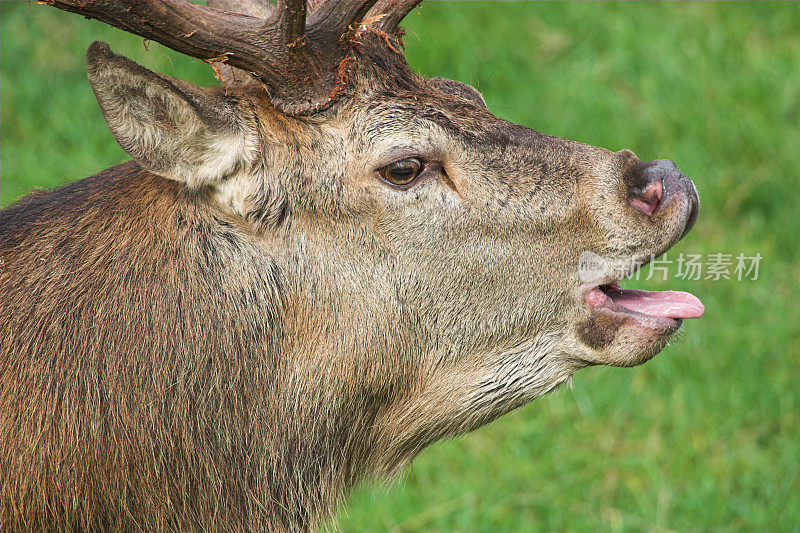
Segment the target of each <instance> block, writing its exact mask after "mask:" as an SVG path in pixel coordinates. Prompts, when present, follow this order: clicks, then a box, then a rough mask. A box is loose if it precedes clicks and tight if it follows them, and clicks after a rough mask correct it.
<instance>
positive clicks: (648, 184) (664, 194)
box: [628, 159, 700, 235]
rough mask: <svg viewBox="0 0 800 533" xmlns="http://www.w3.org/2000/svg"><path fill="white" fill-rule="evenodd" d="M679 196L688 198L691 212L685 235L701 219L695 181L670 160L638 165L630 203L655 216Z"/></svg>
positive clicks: (629, 197)
mask: <svg viewBox="0 0 800 533" xmlns="http://www.w3.org/2000/svg"><path fill="white" fill-rule="evenodd" d="M676 195H684V197H685V198H686V200H687V202H688V207H689V212H688V215H687V220H686V227H685V229H684V235H685V234H686V233H687V232H688V231H689V230H690V229H692V226H694V223H695V221H696V220H697V212H698V209H699V206H700V200H699V198H698V196H697V189H696V188H695V186H694V183H692V180H690V179H689V178H687V177H686V176H684V175H683V174H682V173H681V171H680V170H678V167H677V166H676V165H675V163H673V162H672V161H670V160H669V159H656V160H655V161H648V162H646V163H642V164H641V165H638V167H637V168H636V169H635V170H634V172H633V173H632V176H631V179H630V183H629V186H628V203H629V204H630V205H631V207H633V208H634V209H637V210H639V211H641V212H642V213H644V214H645V215H647V216H653V215H655V214H656V213H658V212H659V210H660V209H662V208H663V206H666V205H668V204H669V203H670V200H672V198H674V197H675V196H676Z"/></svg>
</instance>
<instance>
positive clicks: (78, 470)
mask: <svg viewBox="0 0 800 533" xmlns="http://www.w3.org/2000/svg"><path fill="white" fill-rule="evenodd" d="M356 52H357V54H356V56H357V64H358V70H357V76H358V79H357V80H356V83H355V84H354V85H353V87H355V88H352V89H348V93H347V94H346V95H344V96H343V97H342V98H341V100H340V102H339V103H337V104H336V105H335V106H334V107H332V108H331V109H330V110H328V111H327V112H325V113H324V114H323V115H321V116H315V117H313V118H305V119H295V118H290V117H287V116H285V115H283V114H281V113H279V112H277V111H276V110H275V109H274V108H273V107H272V106H271V105H270V103H269V101H268V100H267V99H266V98H265V95H264V93H263V90H262V89H260V88H259V87H256V86H246V87H235V88H231V89H229V91H228V92H227V93H225V92H224V91H220V90H218V89H204V88H199V87H194V86H190V85H189V84H186V83H185V82H178V81H177V80H171V79H169V78H167V77H165V76H160V75H156V74H153V73H150V72H149V71H146V70H144V69H142V68H141V67H138V66H135V65H133V64H132V63H131V62H129V61H127V60H124V59H122V58H119V57H118V56H113V55H112V54H111V53H110V52H108V51H107V50H106V49H103V48H102V47H98V46H94V47H93V49H91V50H90V56H89V63H90V68H89V71H90V79H91V80H92V83H93V88H94V90H95V92H96V94H97V96H98V100H99V101H100V103H101V106H102V108H103V110H104V113H105V115H106V118H107V120H108V122H109V126H110V127H111V129H112V132H114V134H115V136H116V137H117V138H118V140H120V143H121V144H122V146H123V147H125V148H126V149H127V150H128V151H129V153H131V155H132V156H133V157H134V159H135V160H136V162H129V163H125V164H123V165H120V166H118V167H115V168H112V169H109V170H107V171H105V172H102V173H100V174H98V175H96V176H93V177H90V178H86V179H84V180H81V181H78V182H76V183H73V184H71V185H69V186H67V187H64V188H62V189H59V190H56V191H51V192H40V193H35V194H33V195H31V196H28V197H27V198H24V199H22V200H20V201H19V202H17V203H16V204H14V205H13V206H12V207H10V208H8V209H6V210H5V211H2V213H0V258H2V261H3V269H2V271H0V339H2V346H0V483H2V486H1V487H0V521H2V524H3V526H4V528H6V529H7V530H41V529H59V530H64V529H103V530H106V529H125V530H146V531H150V530H176V529H177V530H232V531H245V530H269V531H279V530H298V529H307V528H312V527H314V526H317V525H319V524H320V523H321V522H322V521H323V520H325V519H326V518H327V517H329V516H331V514H332V512H333V511H334V509H335V508H336V506H337V505H338V504H339V502H341V501H342V499H343V498H344V497H345V496H346V495H347V493H348V490H349V489H351V488H352V487H353V486H354V485H355V484H357V483H358V482H359V481H360V480H362V479H364V478H366V477H369V476H373V475H379V474H387V475H391V474H394V473H396V472H397V471H398V470H399V469H400V468H402V467H403V466H404V465H406V464H408V463H409V462H410V461H411V460H412V459H413V457H414V456H415V455H416V454H417V453H418V452H419V451H420V450H421V449H423V448H424V447H425V446H427V445H429V444H431V443H432V442H435V441H436V440H438V439H441V438H444V437H448V436H452V435H457V434H460V433H463V432H465V431H469V430H472V429H474V428H477V427H479V426H481V425H483V424H485V423H487V422H489V421H491V420H493V419H495V418H497V417H498V416H500V415H502V414H504V413H507V412H509V411H510V410H512V409H515V408H517V407H519V406H521V405H523V404H525V403H526V402H528V401H530V400H531V399H532V398H534V397H536V396H538V395H540V394H543V393H545V392H547V391H550V390H552V389H554V388H555V387H557V386H558V385H559V384H560V383H563V382H564V381H566V380H568V379H569V377H570V376H571V374H572V373H573V372H574V371H576V370H577V369H579V368H581V367H583V366H586V365H588V364H597V363H604V364H623V365H624V364H632V363H633V362H636V363H638V362H642V361H643V360H645V359H647V358H649V357H651V356H652V355H654V354H655V353H656V352H657V351H658V350H660V349H661V348H662V347H663V345H664V343H665V342H666V340H665V338H662V336H656V335H655V334H653V335H652V336H649V337H648V336H646V335H645V336H642V335H640V334H638V333H636V332H635V331H633V330H630V328H629V327H628V325H626V324H618V325H616V326H615V327H618V330H617V331H616V334H615V335H613V336H612V337H607V336H605V337H604V336H603V335H600V334H598V333H597V332H594V331H593V330H592V327H591V326H587V324H588V322H587V321H589V320H591V315H590V312H589V310H588V309H587V308H586V305H585V301H584V300H583V297H584V292H583V291H584V289H585V287H584V286H583V285H582V284H581V282H580V280H579V279H578V278H577V271H576V265H577V260H578V255H579V254H580V252H581V251H582V250H594V251H595V252H596V253H599V254H603V255H605V256H606V257H612V258H617V259H619V260H620V261H622V260H628V259H630V258H632V257H633V258H645V257H647V256H649V254H651V253H654V252H660V251H663V250H664V249H666V248H668V247H669V246H670V245H671V244H672V243H674V242H675V241H676V240H677V239H678V238H679V237H680V235H681V232H682V231H683V228H684V226H685V223H686V216H687V214H686V213H684V212H677V211H676V212H666V213H664V214H663V215H659V216H658V217H654V218H652V219H649V218H647V217H645V216H644V215H642V214H641V213H639V212H637V211H635V210H633V209H631V208H630V206H628V205H627V202H626V194H627V193H626V191H627V189H628V187H629V186H630V184H631V183H632V182H633V180H634V179H635V169H636V168H637V165H638V160H637V159H636V158H635V156H633V154H631V153H630V152H628V151H622V152H619V153H612V152H608V151H606V150H603V149H600V148H595V147H591V146H587V145H583V144H580V143H577V142H573V141H568V140H564V139H558V138H554V137H550V136H547V135H544V134H542V133H539V132H536V131H533V130H530V129H527V128H524V127H522V126H517V125H514V124H510V123H508V122H506V121H503V120H501V119H499V118H496V117H494V116H493V115H491V113H489V112H488V111H487V110H486V108H485V104H483V100H482V99H481V97H480V95H478V94H477V92H476V91H474V90H473V89H471V88H467V87H465V86H461V85H454V84H455V83H456V82H450V81H442V80H426V79H424V78H421V77H419V76H417V75H416V74H414V73H413V72H412V71H411V70H410V68H408V66H407V65H406V64H405V62H404V61H403V59H402V57H401V56H400V55H398V54H396V53H394V52H393V51H392V50H389V49H387V47H386V44H385V43H384V42H383V41H382V40H381V39H380V36H376V35H372V34H365V35H364V36H362V41H361V42H360V43H359V47H358V49H357V50H356ZM456 86H457V87H458V89H457V90H456V89H454V87H456ZM139 104H141V105H139ZM187 132H192V133H191V135H190V134H189V133H187ZM198 132H199V133H198ZM154 135H155V136H158V138H159V139H160V142H157V143H156V142H154V140H153V136H154ZM226 136H227V137H226ZM220 139H223V140H224V142H223V141H220ZM225 139H227V140H225ZM230 139H234V141H235V142H234V141H231V140H230ZM215 143H216V144H215ZM220 143H222V144H220ZM220 146H230V147H231V148H230V150H229V151H228V152H225V153H224V154H223V155H224V156H225V158H224V161H223V163H224V165H223V164H222V163H219V158H218V157H217V156H215V157H217V158H216V159H209V156H208V153H210V151H213V150H219V147H220ZM237 150H238V151H237ZM409 156H416V157H420V158H423V159H424V160H426V161H427V162H428V163H429V165H428V168H429V170H428V174H426V175H425V176H424V177H423V178H422V179H421V180H420V182H419V183H418V184H417V185H415V186H414V187H412V188H410V189H409V190H407V191H399V190H395V189H392V188H389V187H387V186H386V185H385V184H383V183H382V182H381V181H380V180H379V179H377V178H376V174H375V169H377V168H379V167H381V166H383V165H385V164H388V163H390V162H392V161H394V160H397V159H399V158H402V157H409ZM209 161H211V163H209ZM140 165H141V166H140ZM193 165H194V166H193ZM203 165H205V166H203ZM214 165H218V166H214ZM200 167H202V168H203V169H204V170H203V175H202V179H200V178H198V177H197V174H195V173H193V172H192V169H193V168H200ZM215 168H220V169H224V170H220V171H219V175H215V174H214V173H213V171H214V169H215ZM164 176H166V178H170V179H166V178H165V177H164ZM676 209H677V208H676ZM642 260H643V259H642Z"/></svg>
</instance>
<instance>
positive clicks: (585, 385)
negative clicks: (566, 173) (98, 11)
mask: <svg viewBox="0 0 800 533" xmlns="http://www.w3.org/2000/svg"><path fill="white" fill-rule="evenodd" d="M0 6H1V9H2V22H1V24H2V27H1V28H0V32H1V33H0V35H1V37H0V38H1V39H2V43H1V44H2V57H1V58H0V63H1V65H2V81H1V84H2V86H1V87H0V89H1V90H2V123H1V131H0V138H1V139H2V148H1V150H2V153H0V165H1V167H0V168H1V169H2V185H1V186H0V192H1V196H0V202H2V205H3V206H5V205H8V204H9V203H10V202H12V201H13V200H15V199H17V198H19V197H21V196H23V195H24V194H26V193H27V192H29V191H31V190H33V189H36V188H49V187H54V186H58V185H61V184H64V183H67V182H69V181H72V180H75V179H78V178H82V177H84V176H87V175H90V174H92V173H94V172H96V171H99V170H102V169H103V168H106V167H108V166H111V165H113V164H116V163H118V162H120V161H123V160H126V159H127V156H126V155H125V154H124V152H123V151H122V150H121V149H120V148H119V147H118V146H117V145H116V143H115V142H114V139H113V138H112V137H111V134H110V133H109V132H108V130H107V128H106V126H105V123H104V122H103V118H102V116H101V114H100V111H99V109H98V107H97V105H96V103H95V100H94V98H93V96H92V92H91V90H90V88H89V84H88V82H87V80H86V76H85V71H84V61H83V57H84V54H85V51H86V48H87V47H88V45H89V43H90V42H92V41H93V40H96V39H101V40H105V41H107V42H109V43H110V44H111V46H112V49H113V50H114V51H115V52H117V53H121V54H124V55H127V56H128V57H131V58H133V59H135V60H137V61H139V62H140V63H142V64H144V65H145V66H147V67H149V68H151V69H154V70H157V71H159V72H164V73H166V74H170V75H173V76H177V77H181V78H184V79H188V80H191V81H194V82H196V83H201V84H207V85H210V84H213V83H215V81H214V79H213V77H212V76H211V73H210V69H209V68H208V67H207V66H206V65H205V64H203V63H201V62H198V61H195V60H192V59H188V58H186V57H183V56H180V55H178V54H175V53H173V52H171V51H167V50H165V49H164V48H163V47H161V46H160V45H158V44H157V43H149V44H148V46H147V48H149V51H147V50H146V48H145V46H144V45H143V42H142V39H140V38H137V37H135V36H130V35H127V34H124V33H123V32H121V31H117V30H114V29H111V28H108V27H105V26H104V25H102V24H99V23H96V22H91V21H86V20H83V19H82V18H80V17H78V16H76V15H71V14H67V13H62V12H59V11H56V10H55V9H52V8H49V7H46V6H39V5H36V4H35V3H33V2H31V3H29V2H24V1H20V2H10V1H3V2H0ZM406 26H407V27H408V29H409V33H408V36H407V38H406V43H407V56H408V60H409V62H410V63H411V65H412V66H414V67H415V68H416V69H417V70H418V71H420V72H421V73H422V74H425V75H431V76H434V75H435V76H445V77H449V78H453V79H457V80H461V81H464V82H468V83H471V84H473V85H475V86H476V87H478V88H479V89H480V90H481V91H482V93H483V95H484V96H485V98H486V101H487V102H488V104H489V108H490V109H491V110H492V111H493V112H495V113H496V114H498V115H500V116H503V117H505V118H508V119H509V120H512V121H514V122H519V123H522V124H525V125H528V126H531V127H533V128H535V129H538V130H540V131H544V132H547V133H550V134H553V135H558V136H562V137H567V138H571V139H576V140H580V141H583V142H586V143H590V144H594V145H599V146H604V147H606V148H609V149H613V150H616V149H620V148H631V149H632V150H634V151H635V152H636V153H637V155H639V157H641V158H642V159H654V158H660V157H667V158H671V159H673V160H674V161H676V162H677V164H678V166H679V167H680V168H681V169H682V171H683V172H684V173H686V174H687V175H688V176H690V177H692V178H693V179H694V180H695V183H696V184H697V187H698V189H699V191H700V196H701V199H702V202H703V206H702V209H701V214H700V219H699V221H698V223H697V225H696V227H695V229H694V231H693V232H692V233H691V234H690V235H689V236H688V237H687V238H686V239H685V240H684V241H683V242H681V243H680V244H679V245H678V246H677V247H676V248H675V250H674V252H673V255H677V254H678V253H680V252H684V253H700V254H709V253H716V252H722V253H731V254H734V255H735V254H738V253H745V254H746V255H755V253H757V252H758V253H760V254H761V255H762V256H763V260H762V262H761V269H760V273H759V278H758V280H756V281H735V280H733V281H725V280H722V281H711V280H707V281H683V280H679V279H675V278H674V277H673V278H671V279H670V280H669V281H667V282H661V281H659V280H650V281H646V280H644V279H643V280H640V281H636V282H632V283H631V284H632V285H634V286H640V287H646V288H657V289H664V288H667V287H669V288H677V289H683V290H691V291H692V292H694V293H695V294H697V295H698V296H700V298H701V299H702V300H703V301H704V302H705V304H706V307H707V312H706V316H705V317H704V318H703V319H701V320H699V321H692V322H689V323H687V324H686V326H685V333H684V335H683V336H682V338H680V339H679V340H677V341H675V342H674V343H673V345H672V346H671V347H669V348H667V349H666V350H665V352H664V353H662V354H661V355H659V356H658V357H657V358H656V359H654V360H653V361H652V362H650V363H648V364H646V365H644V366H642V367H638V368H634V369H610V368H590V369H586V370H583V371H581V372H580V373H578V374H577V375H576V376H575V387H574V389H573V390H563V391H561V392H559V393H557V394H555V395H550V396H548V397H545V398H542V399H539V400H537V401H536V402H534V403H533V404H531V405H530V406H528V407H526V408H524V409H522V410H520V411H519V412H517V413H514V414H512V415H509V416H506V417H504V418H502V419H500V420H499V421H498V422H496V423H494V424H492V425H490V426H489V427H486V428H483V429H481V430H479V431H477V432H475V433H473V434H471V435H469V436H467V437H465V438H460V439H457V440H455V441H452V442H447V443H442V444H440V445H437V446H434V447H432V448H431V449H429V450H427V451H426V452H424V453H423V454H422V455H421V456H420V457H419V459H418V460H417V461H416V462H415V463H414V466H413V468H412V469H411V470H410V471H409V472H408V473H407V474H406V475H405V476H404V477H403V478H402V479H401V480H399V482H397V483H395V484H394V485H391V486H390V487H389V488H386V487H385V486H381V485H378V486H376V485H366V486H364V487H362V488H361V489H359V490H358V491H356V492H355V494H354V495H353V496H352V497H351V498H350V501H349V505H348V506H347V508H346V509H345V510H342V512H341V513H340V522H339V527H341V528H342V529H344V530H345V531H385V530H391V531H430V530H439V531H450V530H459V531H672V530H674V531H800V528H799V527H798V524H800V450H799V448H798V447H799V445H800V401H798V394H799V391H798V384H799V379H800V313H799V312H798V311H799V309H800V303H799V300H800V291H799V290H798V280H799V279H800V262H799V261H798V244H800V242H799V236H800V179H799V178H800V174H799V172H800V8H799V7H798V4H797V3H789V2H787V3H782V2H776V3H758V4H751V3H667V4H665V3H621V4H620V3H577V2H575V3H549V2H548V3H527V2H493V3H488V2H427V3H426V4H424V5H423V7H422V9H421V10H419V11H418V12H416V13H413V14H411V15H410V16H409V17H408V19H407V22H406ZM670 272H671V274H672V275H674V274H675V270H674V267H673V269H672V270H671V271H670Z"/></svg>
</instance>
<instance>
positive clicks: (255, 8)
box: [207, 0, 276, 86]
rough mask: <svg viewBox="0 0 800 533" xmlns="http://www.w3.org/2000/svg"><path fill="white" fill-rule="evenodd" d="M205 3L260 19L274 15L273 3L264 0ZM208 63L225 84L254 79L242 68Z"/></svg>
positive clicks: (225, 0)
mask: <svg viewBox="0 0 800 533" xmlns="http://www.w3.org/2000/svg"><path fill="white" fill-rule="evenodd" d="M207 5H208V7H211V8H214V9H218V10H220V11H227V12H229V13H241V14H243V15H248V16H251V17H258V18H260V19H273V18H274V17H275V7H276V6H275V4H270V3H269V2H267V1H266V0H208V2H207ZM223 59H224V58H223ZM209 63H211V68H213V69H214V75H215V76H216V77H217V78H219V79H220V81H221V82H222V83H223V84H224V85H226V86H228V85H246V84H248V83H252V82H254V81H255V78H253V77H252V76H251V75H250V74H248V73H247V72H245V71H244V70H242V69H239V68H236V67H234V66H231V65H226V64H225V63H223V62H222V61H209Z"/></svg>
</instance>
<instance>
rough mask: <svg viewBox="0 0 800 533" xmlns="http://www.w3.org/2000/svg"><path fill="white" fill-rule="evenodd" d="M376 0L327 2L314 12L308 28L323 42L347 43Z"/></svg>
mask: <svg viewBox="0 0 800 533" xmlns="http://www.w3.org/2000/svg"><path fill="white" fill-rule="evenodd" d="M376 1H377V0H338V1H335V0H328V1H327V2H324V3H323V4H322V5H321V6H319V8H317V10H316V11H314V13H313V15H312V17H311V20H310V21H309V26H311V27H313V29H314V31H315V33H316V32H319V34H321V35H325V38H324V39H323V40H330V39H336V40H338V41H347V40H348V39H349V38H350V37H352V35H353V34H354V33H355V31H356V30H357V26H358V24H360V23H361V21H363V20H364V18H365V17H366V16H367V13H369V10H370V9H371V8H372V6H374V5H375V2H376Z"/></svg>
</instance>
